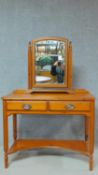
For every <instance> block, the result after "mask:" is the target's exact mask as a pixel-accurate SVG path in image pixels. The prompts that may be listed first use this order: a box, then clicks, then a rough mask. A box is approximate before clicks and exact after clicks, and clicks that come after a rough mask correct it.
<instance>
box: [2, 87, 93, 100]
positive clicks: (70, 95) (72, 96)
mask: <svg viewBox="0 0 98 175" xmlns="http://www.w3.org/2000/svg"><path fill="white" fill-rule="evenodd" d="M2 99H3V100H39V101H40V100H45V101H49V100H52V101H57V100H59V101H60V100H61V101H68V100H73V101H74V100H77V101H79V100H82V101H88V100H91V101H93V100H95V98H94V96H93V95H92V94H91V93H90V92H89V91H87V90H85V89H71V90H69V91H67V93H66V92H32V89H29V90H26V89H16V90H14V91H12V92H11V93H10V94H9V95H7V96H3V97H2Z"/></svg>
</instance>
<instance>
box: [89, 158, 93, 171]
mask: <svg viewBox="0 0 98 175" xmlns="http://www.w3.org/2000/svg"><path fill="white" fill-rule="evenodd" d="M93 168H94V160H93V155H90V157H89V170H90V171H92V170H93Z"/></svg>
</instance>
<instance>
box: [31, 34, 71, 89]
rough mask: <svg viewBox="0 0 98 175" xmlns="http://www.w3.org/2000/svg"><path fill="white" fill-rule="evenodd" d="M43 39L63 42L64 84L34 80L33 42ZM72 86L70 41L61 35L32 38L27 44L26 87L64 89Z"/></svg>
mask: <svg viewBox="0 0 98 175" xmlns="http://www.w3.org/2000/svg"><path fill="white" fill-rule="evenodd" d="M44 40H57V41H62V42H65V46H66V47H65V54H66V56H65V61H66V74H65V75H66V76H65V79H66V82H65V83H64V84H44V83H43V84H37V83H36V82H35V68H34V69H33V67H35V43H36V42H39V41H44ZM71 87H72V43H71V42H70V41H69V40H68V39H66V38H62V37H43V38H38V39H35V40H32V41H31V42H29V44H28V88H29V89H33V88H34V89H35V88H38V89H39V88H41V89H42V88H53V89H55V88H56V89H59V90H60V89H64V88H71Z"/></svg>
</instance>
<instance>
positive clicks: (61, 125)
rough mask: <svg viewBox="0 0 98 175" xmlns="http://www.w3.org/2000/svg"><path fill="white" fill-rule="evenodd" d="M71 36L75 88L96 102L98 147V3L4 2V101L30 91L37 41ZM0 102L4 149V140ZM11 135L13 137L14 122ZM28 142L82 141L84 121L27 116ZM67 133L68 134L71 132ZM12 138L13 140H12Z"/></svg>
mask: <svg viewBox="0 0 98 175" xmlns="http://www.w3.org/2000/svg"><path fill="white" fill-rule="evenodd" d="M43 36H61V37H67V38H68V39H69V40H71V41H72V44H73V86H74V87H77V88H86V89H88V90H90V91H91V92H92V93H93V95H94V96H95V97H96V123H95V124H96V125H95V133H96V145H97V143H98V137H97V132H98V119H97V114H98V0H9V1H8V0H0V97H1V96H3V95H6V94H8V93H9V92H10V91H12V90H13V89H17V88H27V49H28V48H27V46H28V42H29V41H30V40H31V39H33V38H38V37H43ZM2 118H3V117H2V102H1V101H0V146H2V141H3V127H2V125H3V123H2ZM9 125H10V136H12V125H11V119H10V122H9ZM18 127H19V130H18V131H19V135H21V136H22V137H25V136H27V137H42V136H43V137H47V138H48V137H49V138H50V137H54V138H58V137H60V138H63V137H64V136H65V137H66V138H67V137H69V136H70V137H71V138H73V139H74V138H76V137H77V138H79V137H82V134H83V121H82V119H80V118H75V117H73V118H67V117H66V118H64V117H60V116H59V117H51V119H50V116H47V117H43V116H38V117H36V116H33V117H31V116H28V117H26V116H24V118H23V117H22V118H20V120H19V122H18ZM65 128H66V129H65ZM11 140H12V138H11V137H10V141H11Z"/></svg>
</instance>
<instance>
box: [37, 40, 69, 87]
mask: <svg viewBox="0 0 98 175" xmlns="http://www.w3.org/2000/svg"><path fill="white" fill-rule="evenodd" d="M65 64H66V63H65V42H62V41H58V40H43V41H38V42H36V43H35V75H36V78H35V81H36V84H43V83H44V84H64V83H65V78H64V77H65Z"/></svg>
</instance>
